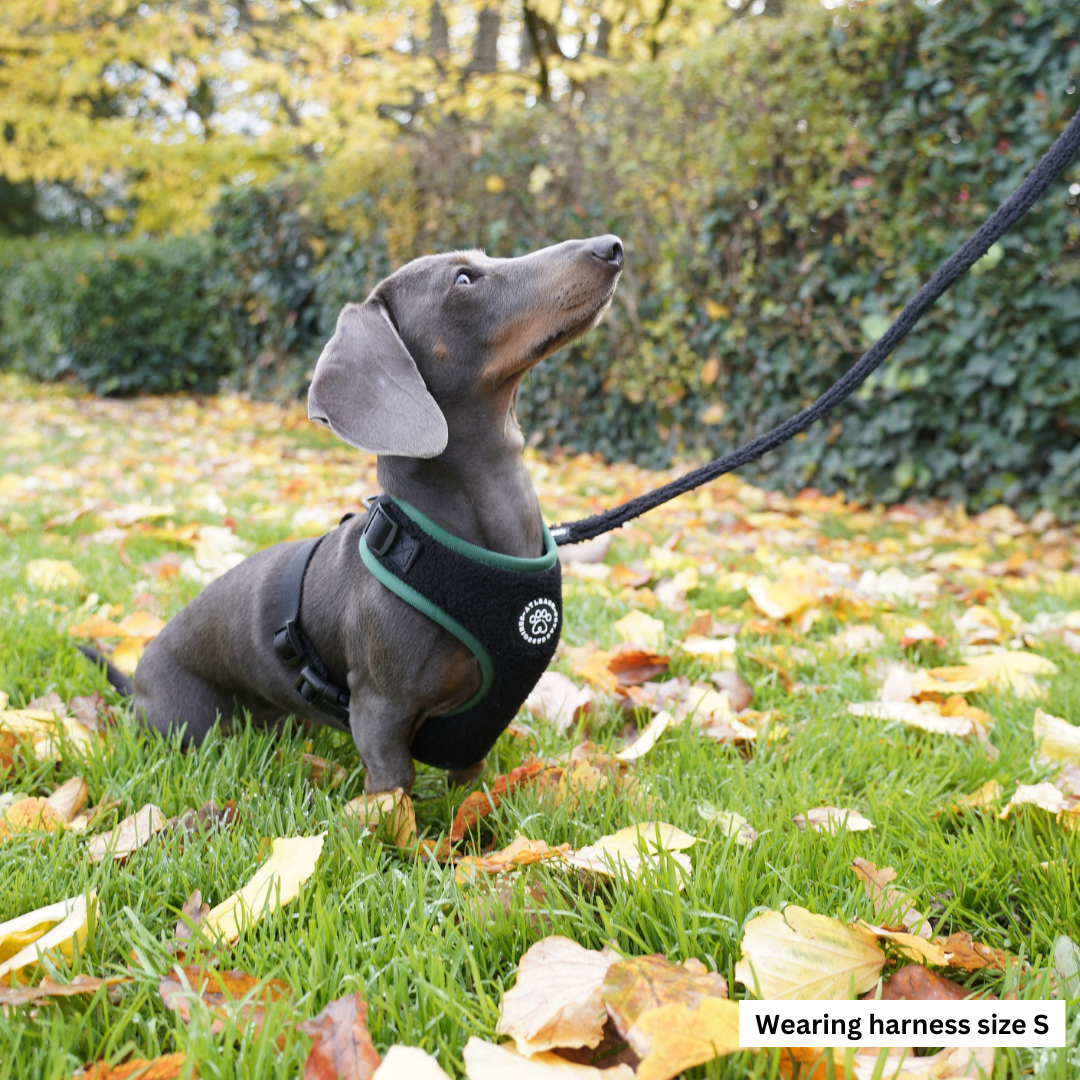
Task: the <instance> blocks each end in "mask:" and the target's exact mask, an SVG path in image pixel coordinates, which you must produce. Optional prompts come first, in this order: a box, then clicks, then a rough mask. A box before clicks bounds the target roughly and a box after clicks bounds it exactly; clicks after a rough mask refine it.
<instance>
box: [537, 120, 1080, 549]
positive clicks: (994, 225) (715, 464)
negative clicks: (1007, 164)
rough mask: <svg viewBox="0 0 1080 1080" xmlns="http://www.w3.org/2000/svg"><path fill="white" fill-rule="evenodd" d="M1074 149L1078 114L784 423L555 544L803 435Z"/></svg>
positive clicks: (1079, 140) (577, 526)
mask: <svg viewBox="0 0 1080 1080" xmlns="http://www.w3.org/2000/svg"><path fill="white" fill-rule="evenodd" d="M1077 148H1080V112H1077V113H1076V114H1075V115H1074V116H1073V118H1072V120H1070V121H1069V124H1068V126H1067V127H1066V128H1065V130H1064V131H1063V132H1062V133H1061V135H1059V136H1058V138H1057V140H1056V141H1055V142H1054V144H1053V145H1052V146H1051V147H1050V149H1049V150H1047V152H1046V153H1045V154H1044V155H1043V158H1042V160H1041V161H1040V162H1039V163H1038V165H1036V166H1035V168H1034V169H1032V171H1031V172H1030V173H1029V174H1028V175H1027V178H1026V179H1025V180H1024V182H1023V183H1022V184H1021V185H1020V186H1019V187H1018V188H1017V189H1016V191H1014V192H1013V193H1012V195H1010V196H1009V198H1008V199H1006V200H1005V202H1004V203H1002V205H1001V206H1000V207H998V209H997V210H996V211H995V212H994V213H993V214H992V215H991V216H990V217H989V218H987V220H986V221H985V222H983V224H982V226H981V227H980V228H979V230H978V232H976V233H975V235H974V236H972V237H970V238H969V239H968V240H967V242H966V243H965V244H964V246H963V247H961V248H960V250H959V251H957V252H955V253H954V254H953V255H951V256H950V257H949V258H948V259H947V260H946V261H945V262H944V263H943V264H942V265H941V266H940V267H939V268H938V271H937V273H935V274H934V276H933V277H932V278H931V279H930V280H929V281H928V282H927V283H926V284H925V285H924V286H923V287H922V288H921V289H920V290H919V291H918V292H917V293H916V294H915V296H914V298H913V299H912V300H911V301H910V302H909V303H908V305H907V307H905V308H904V310H903V311H902V312H901V313H900V315H899V316H898V317H897V319H896V321H895V322H894V323H893V324H892V326H890V327H889V329H888V330H887V331H886V332H885V334H884V336H883V337H881V338H880V339H878V341H876V342H875V343H874V344H873V345H872V346H871V347H870V348H869V349H868V350H867V351H866V352H865V353H864V354H863V356H862V358H861V359H860V360H859V361H858V363H856V364H855V365H854V366H853V367H852V368H851V369H850V370H849V371H848V372H847V374H845V375H844V376H843V377H842V378H840V379H838V380H837V381H836V382H835V383H833V385H832V386H830V387H829V389H828V390H826V391H825V393H824V394H822V395H821V397H819V398H818V399H817V401H815V402H814V403H813V404H812V405H808V406H807V407H806V408H805V409H803V410H802V411H801V412H798V413H796V414H795V415H794V416H793V417H791V418H790V419H789V420H785V421H784V423H782V424H780V425H779V426H777V427H774V428H773V429H772V430H771V431H767V432H765V434H763V435H759V436H758V437H757V438H756V439H753V440H751V441H750V442H748V443H747V444H746V445H745V446H743V447H741V448H740V449H738V450H734V451H732V453H730V454H726V455H725V456H724V457H722V458H718V459H717V460H716V461H711V462H709V464H708V465H703V466H701V468H699V469H694V470H693V471H692V472H688V473H687V474H686V475H685V476H681V477H679V479H678V480H673V481H672V482H671V483H670V484H665V485H664V486H663V487H659V488H656V490H654V491H650V492H647V493H646V494H644V495H639V496H638V497H637V498H636V499H631V500H630V501H629V502H625V503H623V504H622V506H616V507H615V508H614V509H611V510H607V511H605V512H604V513H602V514H595V515H594V516H593V517H588V518H582V519H581V520H580V521H571V522H568V523H567V524H565V525H556V526H555V527H554V528H552V530H551V535H552V536H553V537H554V538H555V543H556V544H560V545H561V544H578V543H580V542H581V541H583V540H591V539H592V538H593V537H594V536H600V535H601V534H602V533H606V532H610V531H611V530H612V529H617V528H618V527H619V526H620V525H625V524H626V523H627V522H628V521H631V520H633V519H634V518H636V517H640V516H641V515H642V514H644V513H646V512H647V511H649V510H652V509H653V508H654V507H657V506H660V505H661V504H663V503H666V502H669V501H670V500H671V499H674V498H675V497H676V496H678V495H682V494H684V493H685V492H687V491H693V489H694V488H696V487H700V486H701V485H702V484H707V483H708V482H709V481H710V480H715V479H716V478H717V477H718V476H723V475H724V473H729V472H732V471H733V470H735V469H738V468H740V467H741V466H743V465H746V464H747V463H749V462H751V461H754V460H755V459H756V458H759V457H761V456H762V455H763V454H766V453H768V452H769V451H770V450H775V449H776V448H777V447H778V446H780V445H782V444H783V443H786V442H787V441H788V439H791V438H793V437H794V436H795V435H798V434H799V433H800V432H802V431H805V430H806V429H807V428H808V427H810V425H811V424H814V423H816V422H817V421H818V420H820V419H821V418H822V417H823V416H826V415H827V414H828V413H829V412H831V411H832V410H833V409H834V408H836V406H837V405H839V404H840V402H842V401H843V400H844V399H845V398H847V397H850V396H851V395H852V394H853V393H854V392H855V391H856V390H858V388H859V387H860V386H862V384H863V383H864V382H865V381H866V380H867V378H868V377H869V376H870V375H871V374H872V373H873V372H874V371H876V370H877V369H878V368H879V367H880V366H881V365H882V364H883V363H884V362H885V360H887V359H888V357H889V354H890V353H892V351H893V350H894V349H895V348H896V346H897V345H899V344H900V342H901V341H903V340H904V338H905V336H906V335H907V333H908V331H909V330H911V328H912V327H913V326H914V325H915V324H916V323H917V322H918V321H919V319H921V318H922V316H923V315H924V314H925V313H926V311H927V310H928V309H929V308H930V307H931V306H932V305H933V304H934V303H935V302H936V301H937V299H938V297H940V296H941V294H942V293H943V292H945V290H946V289H948V288H949V286H950V285H952V284H953V283H954V282H955V281H956V280H957V279H958V278H960V277H962V276H963V275H964V274H966V273H967V272H968V270H970V269H971V267H972V266H973V265H974V264H975V263H976V262H977V261H978V260H979V259H981V258H982V257H983V256H984V255H985V254H986V252H987V251H988V250H989V248H990V245H991V244H993V243H995V242H996V241H998V240H1000V239H1001V238H1002V237H1003V236H1004V235H1005V234H1006V233H1007V232H1008V231H1009V230H1010V229H1011V228H1012V227H1013V226H1014V225H1015V224H1016V223H1017V221H1019V220H1020V218H1021V217H1023V216H1024V214H1026V213H1027V212H1028V210H1030V209H1031V207H1032V206H1033V205H1034V204H1035V203H1036V201H1037V200H1038V199H1039V198H1041V196H1042V195H1043V194H1044V193H1045V192H1046V190H1047V188H1049V187H1050V185H1051V184H1052V183H1053V182H1054V180H1055V178H1056V177H1057V175H1058V173H1060V172H1061V170H1062V169H1064V168H1065V166H1066V165H1067V164H1068V163H1069V161H1070V160H1072V157H1073V155H1074V154H1075V153H1076V151H1077Z"/></svg>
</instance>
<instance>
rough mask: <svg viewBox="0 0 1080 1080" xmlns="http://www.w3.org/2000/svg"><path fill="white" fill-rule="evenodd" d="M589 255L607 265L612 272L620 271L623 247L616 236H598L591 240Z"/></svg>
mask: <svg viewBox="0 0 1080 1080" xmlns="http://www.w3.org/2000/svg"><path fill="white" fill-rule="evenodd" d="M589 254H590V255H592V256H594V257H595V258H597V259H600V260H601V261H602V262H605V263H607V264H608V266H610V267H611V268H612V269H613V270H621V269H622V264H623V246H622V241H621V240H620V239H619V238H618V237H617V236H612V235H610V234H609V235H607V236H598V237H597V238H596V239H595V240H593V242H592V245H591V247H590V248H589Z"/></svg>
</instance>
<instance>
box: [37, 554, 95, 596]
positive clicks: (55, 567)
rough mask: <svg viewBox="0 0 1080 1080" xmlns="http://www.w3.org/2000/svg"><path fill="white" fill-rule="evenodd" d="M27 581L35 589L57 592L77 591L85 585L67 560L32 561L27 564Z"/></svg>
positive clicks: (80, 575)
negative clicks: (62, 590) (59, 590)
mask: <svg viewBox="0 0 1080 1080" xmlns="http://www.w3.org/2000/svg"><path fill="white" fill-rule="evenodd" d="M26 580H27V582H28V583H29V584H31V585H33V587H34V588H35V589H41V590H42V591H44V592H56V591H57V590H58V589H77V588H78V587H79V586H80V585H81V584H82V583H83V576H82V574H80V573H79V571H78V570H76V569H75V567H74V566H72V564H71V563H69V562H68V561H67V560H66V559H31V560H30V562H28V563H27V564H26Z"/></svg>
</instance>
